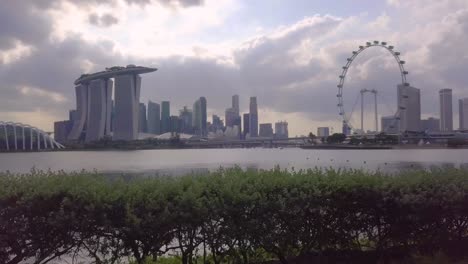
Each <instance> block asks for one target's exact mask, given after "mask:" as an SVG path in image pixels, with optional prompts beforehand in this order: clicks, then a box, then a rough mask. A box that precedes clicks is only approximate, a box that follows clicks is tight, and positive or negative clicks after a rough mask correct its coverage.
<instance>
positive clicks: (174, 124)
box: [169, 116, 180, 133]
mask: <svg viewBox="0 0 468 264" xmlns="http://www.w3.org/2000/svg"><path fill="white" fill-rule="evenodd" d="M169 124H170V126H169V132H171V133H180V118H179V117H178V116H170V117H169Z"/></svg>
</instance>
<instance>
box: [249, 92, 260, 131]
mask: <svg viewBox="0 0 468 264" xmlns="http://www.w3.org/2000/svg"><path fill="white" fill-rule="evenodd" d="M249 135H250V137H257V136H258V107H257V97H250V105H249Z"/></svg>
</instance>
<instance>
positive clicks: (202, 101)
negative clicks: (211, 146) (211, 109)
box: [192, 97, 207, 136]
mask: <svg viewBox="0 0 468 264" xmlns="http://www.w3.org/2000/svg"><path fill="white" fill-rule="evenodd" d="M206 117H207V113H206V98H205V97H200V98H199V99H198V100H197V101H195V103H194V104H193V119H192V125H193V128H194V130H195V133H196V134H197V135H199V136H206V135H207V129H206V128H207V127H206V126H207V124H206V123H207V120H206Z"/></svg>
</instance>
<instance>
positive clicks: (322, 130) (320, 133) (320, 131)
mask: <svg viewBox="0 0 468 264" xmlns="http://www.w3.org/2000/svg"><path fill="white" fill-rule="evenodd" d="M329 135H330V128H328V127H318V128H317V137H328V136H329Z"/></svg>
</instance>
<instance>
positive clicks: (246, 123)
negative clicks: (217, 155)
mask: <svg viewBox="0 0 468 264" xmlns="http://www.w3.org/2000/svg"><path fill="white" fill-rule="evenodd" d="M243 118H244V120H243V121H244V132H243V133H242V134H243V137H244V138H246V137H247V135H248V134H249V133H250V128H249V126H250V115H249V114H248V113H246V114H244V116H243Z"/></svg>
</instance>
